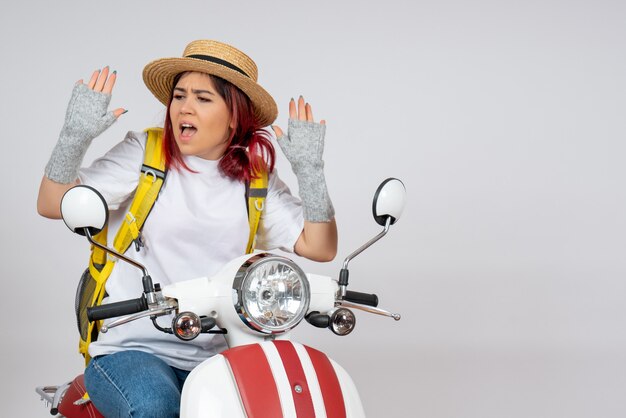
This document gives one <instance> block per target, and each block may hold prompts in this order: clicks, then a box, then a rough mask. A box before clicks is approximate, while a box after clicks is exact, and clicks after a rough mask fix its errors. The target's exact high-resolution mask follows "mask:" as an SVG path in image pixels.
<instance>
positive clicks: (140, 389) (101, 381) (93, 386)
mask: <svg viewBox="0 0 626 418" xmlns="http://www.w3.org/2000/svg"><path fill="white" fill-rule="evenodd" d="M188 374H189V372H188V371H186V370H180V369H177V368H174V367H170V366H168V365H167V364H166V363H165V362H164V361H163V360H161V359H159V358H158V357H156V356H155V355H153V354H148V353H144V352H142V351H135V350H127V351H120V352H118V353H115V354H109V355H106V356H97V357H95V358H93V359H92V360H91V361H90V362H89V365H88V366H87V369H86V370H85V386H86V388H87V392H88V393H89V398H90V399H91V401H92V402H93V404H94V405H95V406H96V408H98V410H99V411H100V412H101V413H102V415H104V416H105V417H106V418H117V417H120V418H122V417H123V418H131V417H132V418H144V417H145V418H172V417H178V413H179V410H180V392H181V390H182V388H183V383H184V382H185V379H186V378H187V375H188Z"/></svg>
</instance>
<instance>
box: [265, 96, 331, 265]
mask: <svg viewBox="0 0 626 418" xmlns="http://www.w3.org/2000/svg"><path fill="white" fill-rule="evenodd" d="M289 117H290V119H289V129H288V134H287V135H284V134H283V131H282V129H280V128H279V127H278V126H272V128H273V129H274V132H275V133H276V136H277V141H278V145H280V147H281V149H282V150H283V152H284V154H285V156H286V157H287V159H288V160H289V162H290V163H291V168H292V170H293V172H294V174H295V175H296V177H297V179H298V185H299V189H300V193H299V194H300V198H301V199H302V206H303V214H304V228H303V230H302V233H301V234H300V236H299V238H298V240H297V241H296V244H295V246H294V250H295V252H296V254H298V255H300V256H303V257H306V258H309V259H311V260H314V261H331V260H333V259H334V258H335V255H336V254H337V224H336V222H335V217H334V216H335V210H334V208H333V205H332V202H331V201H330V196H329V195H328V190H327V188H326V180H325V177H324V161H323V160H322V153H323V150H324V134H325V132H326V129H325V128H326V123H325V121H323V120H322V121H320V123H315V122H314V121H313V111H312V110H311V105H309V104H308V103H305V102H304V98H303V97H302V96H300V98H299V99H298V109H297V111H296V103H295V101H294V100H293V99H291V101H290V102H289Z"/></svg>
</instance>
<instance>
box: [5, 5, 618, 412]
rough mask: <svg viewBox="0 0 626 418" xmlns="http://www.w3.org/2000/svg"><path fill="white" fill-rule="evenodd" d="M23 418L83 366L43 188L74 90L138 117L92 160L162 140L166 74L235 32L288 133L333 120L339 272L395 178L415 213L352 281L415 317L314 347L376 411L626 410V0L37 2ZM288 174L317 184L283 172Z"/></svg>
mask: <svg viewBox="0 0 626 418" xmlns="http://www.w3.org/2000/svg"><path fill="white" fill-rule="evenodd" d="M0 8H1V9H2V11H1V12H0V34H1V39H2V42H1V43H0V50H1V57H2V58H1V61H2V65H0V79H1V80H2V85H1V87H0V91H1V99H0V118H2V119H1V121H2V123H1V126H2V131H3V133H4V134H3V136H2V155H3V162H2V164H0V174H1V178H2V183H1V184H2V186H0V187H2V194H1V196H2V197H1V199H2V204H1V206H0V207H1V210H2V216H1V217H0V225H1V231H2V235H1V236H2V238H1V239H2V249H3V250H2V255H1V257H2V262H1V263H0V277H1V280H2V287H1V294H2V295H3V296H2V307H3V309H2V310H3V313H4V326H3V327H2V328H3V332H2V334H1V335H2V336H1V337H0V338H2V343H1V344H0V347H1V348H0V350H1V353H2V355H1V356H0V366H1V370H2V376H3V377H2V390H1V391H0V396H1V397H2V400H1V403H0V405H1V408H2V412H0V415H2V416H10V417H15V416H20V417H21V416H28V417H36V416H41V417H43V416H47V412H46V410H45V409H44V407H43V405H41V402H40V401H39V399H38V397H37V395H36V394H35V392H34V388H35V386H37V385H43V384H56V383H61V382H63V381H65V380H67V379H69V378H70V377H72V376H73V375H74V374H76V373H78V372H80V371H81V368H82V361H81V358H80V356H79V355H78V354H77V351H76V337H77V334H76V331H75V324H74V317H73V297H74V291H75V286H76V282H77V280H78V277H79V274H80V272H81V271H82V269H83V268H84V266H85V263H86V259H87V251H88V249H87V247H88V246H87V244H86V242H84V241H83V240H82V239H80V238H79V237H78V236H74V235H72V234H70V233H69V232H68V231H67V230H66V229H65V226H64V225H63V224H62V223H61V222H53V221H49V220H46V219H43V218H41V217H39V216H38V215H37V214H36V210H35V201H36V195H37V190H38V186H39V180H40V177H41V175H42V172H43V168H44V166H45V164H46V161H47V159H48V156H49V154H50V151H51V150H52V148H53V146H54V143H55V141H56V138H57V134H58V132H59V130H60V128H61V125H62V122H63V117H64V113H65V106H66V103H67V100H68V99H69V95H70V91H71V88H72V85H73V83H74V82H75V81H76V80H77V79H79V78H81V77H88V76H89V75H90V73H91V71H93V70H94V69H95V68H99V67H102V66H104V65H110V66H111V67H112V68H113V69H116V70H117V71H118V73H119V78H118V84H117V86H116V89H115V91H114V96H113V100H112V104H111V105H112V106H113V107H118V106H121V107H126V108H128V109H129V112H128V113H127V114H126V115H124V116H123V117H122V118H121V119H120V120H119V121H118V122H117V123H116V124H115V125H114V126H113V127H112V128H111V129H109V130H108V131H107V132H105V133H104V134H103V135H102V136H101V137H99V138H98V139H97V140H96V141H95V143H94V145H93V146H92V148H91V149H90V151H89V154H88V156H87V162H89V161H90V160H92V159H93V158H94V157H96V156H98V155H100V154H101V153H103V152H104V151H106V150H107V149H108V148H110V147H111V146H112V145H114V144H115V143H116V142H117V141H119V140H121V138H122V137H123V135H124V133H125V132H126V131H128V130H131V129H134V130H138V129H142V128H144V127H147V126H149V125H154V124H157V123H159V122H160V120H161V118H162V107H161V106H160V105H159V104H158V103H157V102H156V100H154V98H153V97H152V96H151V95H150V93H149V92H148V91H147V89H146V88H145V87H144V85H143V82H142V81H141V71H142V69H143V66H144V65H145V64H146V63H147V62H148V61H150V60H152V59H155V58H160V57H165V56H179V55H180V54H181V53H182V50H183V48H184V46H185V45H186V44H187V42H189V41H190V40H193V39H197V38H213V39H219V40H223V41H226V42H229V43H231V44H234V45H236V46H238V47H240V48H242V49H243V50H245V51H246V52H248V53H249V54H250V55H251V56H252V57H253V58H254V59H255V60H256V61H257V63H258V65H259V67H260V81H261V83H262V84H263V85H264V86H265V87H266V88H267V89H268V90H269V91H270V92H271V93H272V94H273V95H274V97H275V99H276V101H277V102H278V104H279V107H280V111H281V114H280V116H279V120H278V123H279V124H280V125H282V126H285V124H286V113H287V112H286V111H287V102H288V100H289V98H290V97H292V96H295V97H297V95H299V94H304V95H305V97H306V98H307V99H308V100H310V102H311V103H312V104H313V106H314V110H315V114H316V117H318V118H320V117H323V118H326V119H327V120H328V131H327V148H326V151H325V156H326V173H327V178H328V182H329V188H330V192H331V195H332V197H333V200H334V203H335V206H336V209H337V220H338V223H339V229H340V256H339V257H338V258H337V260H336V261H335V262H333V263H330V264H323V265H319V264H314V263H304V264H305V269H306V270H308V271H313V272H317V273H322V274H333V275H335V274H336V273H337V272H338V270H339V268H340V266H341V259H342V257H344V256H345V255H347V254H348V253H349V252H351V251H352V250H353V249H355V248H356V247H357V246H359V245H360V244H361V243H362V242H364V241H365V240H367V239H369V238H370V237H371V236H373V235H374V234H376V233H377V232H378V230H379V229H378V227H377V225H375V224H374V222H373V221H372V220H371V218H370V211H371V209H370V207H371V206H370V199H371V197H372V195H373V193H374V191H375V189H376V186H377V184H378V183H379V182H380V181H381V180H383V179H384V178H386V177H389V176H395V177H399V178H401V179H402V180H403V181H404V182H405V184H406V187H407V189H408V192H409V200H408V206H407V208H406V212H405V217H404V218H403V219H402V220H401V221H400V222H399V223H398V224H397V227H396V228H395V229H392V231H391V232H390V234H389V235H388V237H387V238H386V239H384V240H383V241H381V242H380V243H379V244H377V245H376V246H375V247H373V248H372V249H370V250H369V251H368V252H366V253H364V254H363V255H362V256H361V257H359V258H357V259H355V260H354V261H353V262H352V263H351V267H352V269H351V284H352V288H353V289H354V290H362V291H371V292H376V293H377V294H378V295H379V297H380V299H381V306H382V307H385V308H389V309H391V310H393V311H398V312H401V313H402V314H403V319H402V321H400V322H397V323H396V322H394V321H392V320H390V319H387V318H382V317H373V316H368V315H365V314H358V320H359V324H358V328H357V329H356V330H355V332H354V333H353V334H352V335H350V336H349V337H346V338H343V339H340V338H338V337H334V336H332V335H331V334H330V333H328V332H325V331H323V330H318V329H313V328H311V327H305V326H303V327H302V328H301V329H300V330H299V332H298V335H299V338H300V339H301V340H303V341H304V342H306V343H309V344H311V345H313V346H315V347H318V348H320V349H322V350H325V351H327V352H328V354H329V355H330V356H331V357H333V358H335V359H336V360H337V361H339V362H340V363H341V364H342V365H344V367H345V368H346V369H347V370H348V371H349V372H350V373H351V374H352V375H353V377H354V379H355V380H356V382H357V385H358V386H359V388H360V391H361V396H362V398H363V402H364V404H365V408H366V410H367V412H368V415H369V416H371V417H409V416H410V417H427V418H444V417H446V418H447V417H468V418H470V417H471V418H487V417H494V418H496V417H498V418H500V417H510V418H517V417H520V418H522V417H533V418H540V417H546V418H551V417H568V418H577V417H604V418H608V417H624V416H626V403H625V402H624V393H625V391H626V307H625V306H626V304H625V303H624V300H625V299H626V280H624V279H625V276H626V257H625V256H624V254H625V250H626V238H625V237H626V220H625V214H626V192H625V188H624V179H625V178H626V176H625V175H626V168H625V167H626V165H625V164H624V155H625V154H626V145H625V143H624V139H625V137H626V136H625V133H626V123H625V120H626V119H625V118H624V112H625V111H626V99H625V97H626V79H625V74H626V48H625V45H624V43H625V42H624V40H625V39H626V3H624V2H623V1H620V0H596V1H593V2H592V1H583V0H574V1H565V0H561V1H559V0H542V1H535V0H530V1H528V0H526V1H521V0H519V1H512V0H509V1H507V0H505V1H495V0H477V1H473V2H465V1H462V0H442V1H437V2H427V1H422V0H412V1H408V0H407V1H404V0H388V1H385V2H364V1H351V0H344V1H328V0H318V1H315V2H297V1H293V0H292V1H280V0H266V1H257V2H252V1H247V2H245V1H241V0H231V1H221V2H217V1H210V0H203V1H199V0H187V1H184V2H165V1H160V0H152V1H146V0H135V1H119V0H111V1H109V2H106V3H104V2H102V3H96V2H91V1H76V0H71V1H56V2H49V1H42V0H40V1H23V2H10V3H5V4H3V5H2V6H0ZM279 170H281V173H282V174H283V176H284V178H285V179H286V181H287V182H288V183H289V184H291V185H292V186H293V188H294V189H296V183H295V179H294V177H293V176H292V175H291V173H290V172H289V170H288V166H287V165H286V163H285V160H284V158H283V157H282V155H281V161H280V163H279Z"/></svg>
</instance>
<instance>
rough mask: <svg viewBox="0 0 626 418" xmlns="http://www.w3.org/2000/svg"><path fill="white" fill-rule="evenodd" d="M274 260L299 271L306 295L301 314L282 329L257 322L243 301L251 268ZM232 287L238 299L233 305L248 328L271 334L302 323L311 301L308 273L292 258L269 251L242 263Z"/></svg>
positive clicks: (282, 331) (280, 332)
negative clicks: (271, 327) (269, 327)
mask: <svg viewBox="0 0 626 418" xmlns="http://www.w3.org/2000/svg"><path fill="white" fill-rule="evenodd" d="M272 261H279V262H281V263H284V264H287V265H288V266H289V267H290V268H291V269H293V270H294V271H295V272H296V273H298V275H299V276H300V279H301V281H302V286H303V290H302V294H303V295H304V296H305V300H303V303H304V306H303V307H302V308H301V312H300V315H298V316H296V317H295V318H294V319H293V320H292V323H291V324H290V326H289V327H287V328H285V329H281V330H276V329H274V330H272V329H268V328H266V327H265V326H264V325H262V324H259V323H258V322H256V321H255V320H254V318H253V317H252V316H251V315H250V313H249V312H248V311H247V310H246V308H245V304H244V302H243V293H244V292H243V291H242V289H243V288H244V284H245V283H246V281H247V279H248V277H249V272H250V270H251V269H252V268H257V267H258V266H260V265H262V264H265V263H268V262H272ZM232 288H233V291H234V293H235V295H236V300H235V301H234V304H233V307H234V308H235V312H237V316H239V319H241V321H242V322H243V323H244V324H245V325H246V326H247V327H248V328H250V329H251V330H253V331H256V332H259V333H262V334H269V335H274V334H282V333H284V332H286V331H289V330H290V329H292V328H294V327H296V326H297V325H298V324H299V323H300V321H302V320H303V319H304V316H305V315H306V313H307V311H308V310H309V304H310V302H311V289H310V287H309V281H308V279H307V277H306V274H305V273H304V271H303V270H302V269H301V268H300V266H298V265H297V264H296V263H295V262H293V261H292V260H290V259H288V258H286V257H282V256H278V255H274V254H269V253H260V254H254V255H252V256H251V257H250V258H248V259H247V260H246V261H245V262H244V263H243V264H242V265H241V267H239V270H237V273H236V274H235V278H234V279H233V287H232Z"/></svg>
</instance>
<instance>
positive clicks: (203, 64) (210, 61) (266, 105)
mask: <svg viewBox="0 0 626 418" xmlns="http://www.w3.org/2000/svg"><path fill="white" fill-rule="evenodd" d="M186 71H198V72H201V73H207V74H213V75H216V76H218V77H221V78H223V79H224V80H227V81H230V82H231V83H232V84H234V85H235V86H237V87H238V88H239V89H240V90H241V91H243V92H244V93H245V94H246V95H247V96H248V97H249V98H250V100H251V101H252V105H253V107H254V113H255V115H256V117H257V119H258V121H259V123H260V124H261V126H267V125H269V124H271V123H272V122H274V120H275V119H276V115H277V114H278V108H277V107H276V102H274V99H272V96H270V95H269V93H268V92H266V91H265V90H264V89H263V87H261V86H260V85H258V84H257V78H258V74H257V67H256V64H255V63H254V61H252V58H250V57H249V56H247V55H246V54H244V53H243V52H241V51H240V50H238V49H237V48H235V47H232V46H230V45H227V44H225V43H222V42H218V41H209V40H198V41H193V42H191V43H190V44H189V45H187V47H186V48H185V51H184V52H183V57H182V58H162V59H158V60H155V61H152V62H151V63H149V64H148V65H146V66H145V68H144V69H143V81H144V82H145V83H146V86H148V89H149V90H150V91H151V92H152V94H154V95H155V96H156V98H157V99H159V101H160V102H161V103H163V104H164V105H165V106H167V104H168V101H169V99H170V95H171V92H172V89H173V88H174V85H173V84H174V78H175V77H176V75H178V74H180V73H183V72H186Z"/></svg>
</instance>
